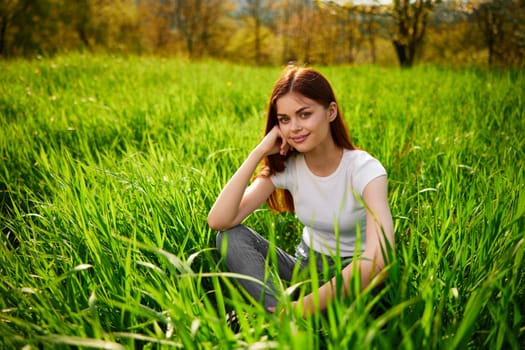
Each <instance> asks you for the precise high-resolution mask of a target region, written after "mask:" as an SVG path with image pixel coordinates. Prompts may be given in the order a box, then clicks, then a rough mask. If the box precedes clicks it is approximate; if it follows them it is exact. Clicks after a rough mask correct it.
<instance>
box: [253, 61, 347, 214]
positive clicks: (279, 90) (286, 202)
mask: <svg viewBox="0 0 525 350" xmlns="http://www.w3.org/2000/svg"><path fill="white" fill-rule="evenodd" d="M290 92H295V93H298V94H301V95H303V96H304V97H307V98H309V99H311V100H314V101H316V102H317V103H319V104H321V105H322V106H324V107H325V108H328V107H329V105H330V103H332V102H335V103H336V105H337V116H336V118H335V119H334V120H333V121H332V122H331V123H330V133H331V134H332V138H333V139H334V142H335V144H336V145H337V146H339V147H342V148H345V149H355V146H354V145H353V144H352V140H351V138H350V134H349V133H348V129H347V127H346V123H345V121H344V119H343V114H342V113H341V109H340V108H339V104H338V103H337V100H336V98H335V94H334V91H333V89H332V87H331V85H330V83H329V82H328V80H327V79H326V78H325V77H324V76H323V75H322V74H321V73H319V72H318V71H316V70H314V69H311V68H303V67H288V68H287V69H285V70H284V72H283V73H282V74H281V76H280V77H279V79H278V80H277V82H276V83H275V85H274V87H273V91H272V95H271V97H270V102H269V104H268V111H267V114H266V130H265V132H264V134H265V135H266V134H268V133H269V132H270V131H271V130H272V128H273V127H274V126H275V125H277V124H279V121H278V120H277V100H278V99H279V98H280V97H282V96H284V95H286V94H288V93H290ZM294 153H296V151H291V152H288V154H287V155H286V156H282V155H280V154H273V155H270V156H268V157H265V158H264V159H263V163H262V167H261V170H260V171H259V173H258V174H257V176H271V175H273V174H275V173H277V172H281V171H283V170H284V167H285V166H284V162H285V161H286V159H288V158H289V157H290V155H292V154H294ZM267 203H268V206H269V207H270V208H271V209H273V210H275V211H279V212H294V211H295V209H294V204H293V198H292V195H291V193H290V192H289V191H288V190H283V189H276V190H275V191H274V192H273V193H272V194H271V195H270V197H269V198H268V200H267Z"/></svg>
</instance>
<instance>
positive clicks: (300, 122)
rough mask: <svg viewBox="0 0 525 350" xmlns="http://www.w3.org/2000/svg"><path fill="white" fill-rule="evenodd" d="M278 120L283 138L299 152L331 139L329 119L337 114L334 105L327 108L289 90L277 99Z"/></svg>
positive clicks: (321, 144) (323, 143)
mask: <svg viewBox="0 0 525 350" xmlns="http://www.w3.org/2000/svg"><path fill="white" fill-rule="evenodd" d="M276 107H277V120H278V121H279V128H280V129H281V132H282V134H283V136H284V137H285V139H286V142H287V143H288V144H289V145H290V146H291V147H293V148H294V149H296V150H297V151H299V152H301V153H307V152H310V151H313V150H315V149H316V148H319V147H321V149H322V146H323V145H325V144H326V143H327V142H329V143H333V138H332V134H331V133H330V122H331V121H333V120H334V119H335V118H336V117H337V106H336V104H335V102H332V103H331V104H330V105H329V106H328V108H325V107H324V106H323V105H321V104H319V103H318V102H316V101H314V100H311V99H309V98H307V97H305V96H303V95H301V94H298V93H294V92H291V93H288V94H286V95H284V96H282V97H280V98H279V99H277V101H276Z"/></svg>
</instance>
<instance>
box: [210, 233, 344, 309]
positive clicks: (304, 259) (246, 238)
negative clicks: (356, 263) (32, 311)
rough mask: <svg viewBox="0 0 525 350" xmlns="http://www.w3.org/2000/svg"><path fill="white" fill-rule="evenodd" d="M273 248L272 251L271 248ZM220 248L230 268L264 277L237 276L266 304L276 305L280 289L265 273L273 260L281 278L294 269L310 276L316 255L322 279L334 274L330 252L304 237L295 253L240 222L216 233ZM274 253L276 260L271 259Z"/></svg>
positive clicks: (290, 275) (286, 278)
mask: <svg viewBox="0 0 525 350" xmlns="http://www.w3.org/2000/svg"><path fill="white" fill-rule="evenodd" d="M270 248H272V251H271V252H270V254H269V250H270ZM217 249H218V251H219V252H220V254H221V255H222V257H223V258H224V260H225V262H226V267H227V268H228V270H229V271H230V272H234V273H237V274H241V275H245V276H249V277H252V278H255V279H257V280H258V281H261V282H262V283H257V282H254V281H250V280H248V279H244V278H238V279H237V280H238V282H239V283H240V284H241V286H242V287H243V288H244V289H245V290H246V291H247V292H248V294H249V295H250V296H252V297H253V298H254V299H255V300H258V301H261V302H262V303H263V305H264V307H265V308H266V309H267V308H268V307H275V306H276V305H277V298H278V293H277V290H276V288H275V286H274V284H273V282H272V280H271V278H269V277H268V274H267V273H266V267H267V266H268V263H269V262H270V261H272V262H273V261H275V262H276V263H277V270H278V273H279V278H281V279H282V280H285V281H291V279H292V276H293V274H294V270H296V269H297V270H298V271H297V272H299V275H300V276H301V277H307V276H308V272H309V261H310V260H311V259H315V265H316V267H317V272H318V274H319V280H320V283H324V282H326V281H328V280H329V279H330V278H332V277H333V276H334V273H335V271H334V267H335V262H334V260H333V259H332V258H331V257H330V256H327V255H324V254H321V253H317V252H313V256H312V255H311V253H310V249H309V248H308V246H307V245H306V243H305V242H304V241H301V243H300V244H299V245H298V246H297V249H296V252H295V256H292V255H290V254H288V253H287V252H285V251H284V250H282V249H281V248H278V247H274V246H271V245H270V242H269V241H268V240H267V239H265V238H264V237H262V236H261V235H259V234H258V233H257V232H255V231H253V230H252V229H250V228H248V227H246V226H244V225H237V226H235V227H232V228H230V229H228V230H226V231H223V232H219V233H218V234H217ZM273 253H275V257H276V259H275V260H272V259H270V256H271V254H273ZM341 259H342V261H341V263H342V265H341V267H344V266H346V265H348V264H349V263H350V262H351V260H352V259H351V257H350V258H341Z"/></svg>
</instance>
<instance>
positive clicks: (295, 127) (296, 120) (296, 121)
mask: <svg viewBox="0 0 525 350" xmlns="http://www.w3.org/2000/svg"><path fill="white" fill-rule="evenodd" d="M291 124H292V125H291V129H292V131H299V130H301V129H302V128H303V127H302V126H301V122H300V120H299V118H292V120H291Z"/></svg>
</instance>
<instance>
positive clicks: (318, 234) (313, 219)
mask: <svg viewBox="0 0 525 350" xmlns="http://www.w3.org/2000/svg"><path fill="white" fill-rule="evenodd" d="M382 175H386V170H385V168H384V167H383V166H382V165H381V163H380V162H379V161H378V160H377V159H375V158H373V157H372V156H371V155H370V154H368V153H366V152H365V151H361V150H345V151H344V153H343V157H342V159H341V162H340V163H339V166H338V168H337V169H336V170H335V171H334V172H333V173H332V174H330V175H328V176H324V177H321V176H317V175H315V174H313V173H312V172H311V171H310V169H308V166H307V164H306V161H305V159H304V155H303V154H301V153H298V154H297V155H294V156H292V157H290V158H288V160H287V161H286V168H285V170H284V171H282V172H280V173H276V174H275V175H273V176H272V177H271V180H272V182H273V184H274V185H275V187H277V188H283V189H287V190H288V191H290V193H291V194H292V196H293V200H294V206H295V213H296V216H297V218H298V219H299V221H301V223H302V224H303V225H304V229H303V240H304V241H305V242H306V244H308V246H310V247H311V248H313V249H314V250H315V251H317V252H320V253H323V254H327V255H332V256H335V255H336V250H337V248H338V245H337V236H339V254H340V256H342V257H350V256H353V255H354V254H358V253H360V252H356V251H355V250H356V244H357V234H360V242H361V243H360V247H361V249H364V248H365V244H366V241H365V237H366V236H365V232H366V211H365V208H364V206H363V204H362V195H363V190H364V188H365V187H366V185H367V184H368V183H369V182H370V181H371V180H373V179H375V178H376V177H378V176H382ZM356 196H357V197H356Z"/></svg>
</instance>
